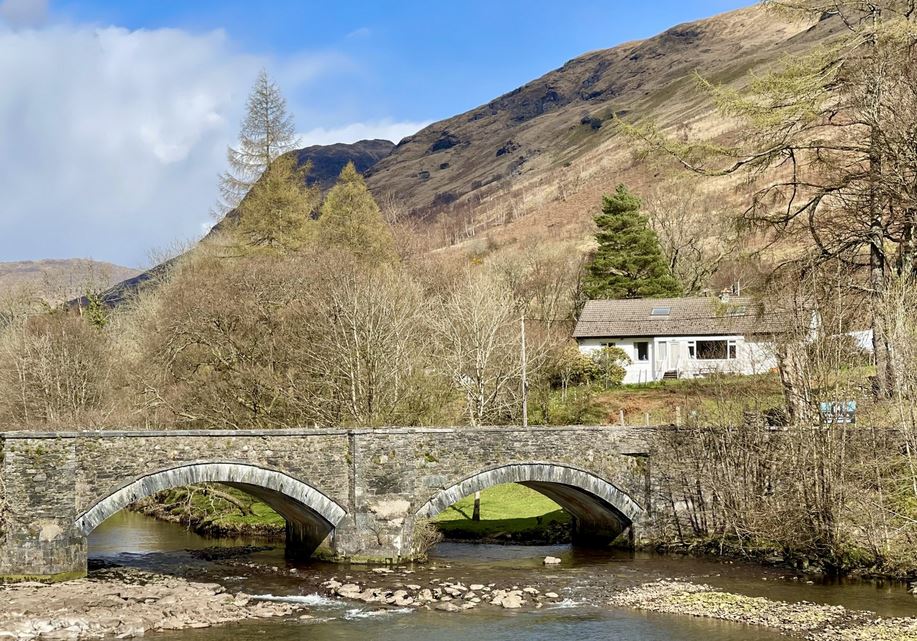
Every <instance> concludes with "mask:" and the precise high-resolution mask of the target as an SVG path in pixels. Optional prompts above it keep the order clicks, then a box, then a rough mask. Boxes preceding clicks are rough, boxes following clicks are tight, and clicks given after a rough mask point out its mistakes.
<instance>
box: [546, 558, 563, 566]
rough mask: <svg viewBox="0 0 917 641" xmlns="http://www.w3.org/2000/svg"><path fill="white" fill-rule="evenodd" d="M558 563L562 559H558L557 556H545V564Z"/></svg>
mask: <svg viewBox="0 0 917 641" xmlns="http://www.w3.org/2000/svg"><path fill="white" fill-rule="evenodd" d="M558 563H560V559H558V558H557V557H556V556H546V557H544V564H545V565H557V564H558Z"/></svg>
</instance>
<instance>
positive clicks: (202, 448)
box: [0, 427, 649, 578]
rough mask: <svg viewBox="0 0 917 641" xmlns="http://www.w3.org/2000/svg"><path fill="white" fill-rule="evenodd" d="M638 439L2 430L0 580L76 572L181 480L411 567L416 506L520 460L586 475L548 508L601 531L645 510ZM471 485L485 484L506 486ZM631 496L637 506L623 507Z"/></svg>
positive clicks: (562, 434)
mask: <svg viewBox="0 0 917 641" xmlns="http://www.w3.org/2000/svg"><path fill="white" fill-rule="evenodd" d="M644 432H645V431H644V430H643V429H641V428H629V427H595V428H591V427H570V428H531V429H522V428H478V429H465V428H441V429H435V428H412V429H395V428H391V429H379V430H273V431H216V430H214V431H184V432H78V433H77V432H68V433H15V432H10V433H6V434H0V456H2V458H0V478H2V480H3V486H4V487H5V496H4V497H0V505H2V504H3V503H5V504H7V505H8V507H9V511H8V514H7V516H6V519H5V522H4V523H3V524H2V526H0V527H2V531H0V536H2V537H3V538H2V545H0V575H6V576H14V577H17V578H21V577H43V578H69V577H71V576H78V575H81V574H83V573H85V569H86V535H87V534H88V532H89V531H91V529H92V528H93V527H95V525H97V524H98V521H100V520H101V519H104V518H105V517H107V516H108V515H109V514H110V513H112V512H113V511H115V510H117V509H120V508H121V507H123V506H124V505H127V504H128V503H129V502H131V501H133V500H136V499H137V498H141V497H142V496H147V495H149V494H150V493H152V492H155V491H157V490H160V489H163V488H164V487H172V486H175V484H183V483H185V482H187V481H188V480H189V479H190V480H195V481H216V482H226V483H230V484H232V485H235V486H237V487H242V488H243V489H246V488H247V489H248V490H250V491H252V493H253V494H256V495H257V496H258V497H259V498H262V499H264V500H267V501H268V502H269V503H271V504H272V505H274V507H275V508H276V509H277V510H278V511H279V512H281V513H282V514H283V515H284V516H285V517H287V519H288V521H291V522H293V523H295V524H296V527H294V528H292V530H293V531H296V532H299V533H300V540H301V543H302V545H304V546H314V545H315V544H317V542H318V541H317V540H316V539H318V540H320V538H321V537H322V536H324V534H325V533H327V532H332V534H331V539H330V542H331V545H332V547H333V549H334V550H335V551H336V553H337V554H338V555H339V557H341V558H342V559H350V560H377V561H386V560H389V561H395V560H399V559H405V558H410V557H411V556H412V554H413V548H412V538H413V526H414V522H415V519H416V518H417V516H418V511H419V510H421V509H422V508H423V507H424V506H425V505H427V504H428V503H430V501H431V500H432V499H434V498H435V497H436V496H437V495H438V494H439V493H441V492H443V491H444V490H446V489H447V488H450V487H452V486H455V485H456V484H458V483H460V482H462V481H463V480H465V479H468V478H469V477H474V476H475V475H481V473H484V472H488V471H493V470H495V469H497V468H501V467H503V468H505V467H506V466H510V465H518V464H524V465H523V467H519V468H513V469H514V470H515V469H521V470H523V473H525V472H524V470H526V469H529V470H535V469H536V467H535V466H536V465H540V467H538V468H537V470H539V472H538V473H539V474H542V475H543V474H545V473H546V472H545V470H548V472H550V471H551V470H553V469H555V467H556V468H557V469H558V470H561V471H563V470H564V469H567V468H570V469H574V470H576V471H577V474H580V472H582V476H575V477H573V476H569V474H568V476H566V477H563V478H565V479H575V480H574V481H572V482H574V483H578V484H580V485H582V486H583V487H581V488H579V489H577V490H576V492H574V493H572V494H571V493H569V492H567V491H566V490H563V492H561V493H560V494H558V497H559V499H558V498H557V497H555V500H560V501H561V503H563V501H564V500H569V501H570V506H571V508H575V507H577V506H578V507H579V508H580V509H581V510H586V511H587V512H588V511H590V510H592V511H595V512H597V513H598V512H601V511H604V512H607V514H608V515H610V517H609V518H605V519H604V520H603V519H602V518H598V517H600V516H601V515H600V514H597V519H596V520H595V521H594V525H595V526H596V527H598V525H599V524H601V523H606V525H607V524H613V523H617V522H618V521H621V522H622V523H625V524H629V521H631V520H633V519H632V518H631V517H632V516H633V515H634V514H637V513H638V512H639V510H640V507H648V501H649V497H648V493H647V491H646V488H647V487H648V480H647V479H648V476H647V474H648V465H647V459H646V456H645V454H646V452H645V450H646V445H645V441H646V439H645V438H644ZM525 466H528V467H525ZM514 473H515V472H514ZM549 477H550V478H549V479H548V480H551V479H555V478H558V479H559V478H562V477H560V476H557V475H550V474H549ZM478 478H479V479H483V480H482V481H481V482H485V483H486V482H487V479H489V478H494V479H496V478H501V477H500V476H499V475H498V474H495V473H493V474H492V475H491V476H486V475H485V476H479V477H478ZM502 478H507V477H506V476H505V475H504V476H503V477H502ZM519 478H520V479H521V478H522V477H519ZM525 478H529V477H525ZM532 478H534V477H532ZM546 478H547V477H546ZM580 478H582V479H584V480H583V482H580V481H579V479H580ZM539 479H541V477H539ZM589 479H594V480H595V483H598V484H600V485H604V486H608V487H610V488H611V489H609V490H608V491H607V492H606V494H605V498H604V499H603V498H601V497H596V496H595V487H597V486H595V487H593V488H592V491H591V493H590V489H588V488H586V487H585V486H587V485H590V482H588V481H589ZM541 480H544V479H541ZM535 486H536V485H533V487H535ZM552 487H555V488H557V489H562V488H563V486H562V485H557V484H551V483H548V484H542V486H540V487H536V489H545V493H548V492H549V491H550V490H551V488H552ZM578 497H579V498H578ZM628 497H629V498H628ZM581 498H582V499H588V500H581ZM631 499H632V500H633V503H634V504H636V505H637V506H640V507H636V508H634V507H633V506H631V507H627V506H625V505H624V503H625V502H628V501H630V500H631ZM590 501H591V502H590ZM614 502H618V503H621V505H618V506H615V505H613V504H612V503H614ZM574 503H575V504H576V505H574ZM628 505H630V503H628ZM616 507H617V508H620V509H616ZM629 510H630V511H631V512H632V514H630V515H626V518H623V519H622V518H621V516H622V514H623V512H628V511H629ZM611 517H614V518H611ZM615 519H617V520H615ZM585 520H586V521H589V522H592V521H590V520H589V519H585ZM609 527H610V526H609Z"/></svg>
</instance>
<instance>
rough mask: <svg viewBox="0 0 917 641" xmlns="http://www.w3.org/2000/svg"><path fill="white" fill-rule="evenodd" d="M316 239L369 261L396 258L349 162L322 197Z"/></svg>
mask: <svg viewBox="0 0 917 641" xmlns="http://www.w3.org/2000/svg"><path fill="white" fill-rule="evenodd" d="M318 240H319V242H320V243H322V244H323V245H325V246H328V247H338V248H341V249H346V250H347V251H349V252H351V253H353V254H354V255H355V256H357V257H358V258H361V259H364V260H366V261H369V262H375V263H381V262H390V261H393V260H395V259H396V258H397V254H396V252H395V241H394V238H393V237H392V232H391V229H389V227H388V225H387V224H386V222H385V220H384V219H383V218H382V212H380V211H379V205H377V204H376V201H375V200H374V199H373V196H372V194H371V193H369V189H367V188H366V183H365V182H364V181H363V177H362V176H361V175H360V172H358V171H357V169H356V167H354V165H353V163H352V162H350V163H347V166H346V167H344V169H343V170H342V171H341V175H340V176H339V177H338V181H337V183H336V184H335V185H334V187H332V188H331V191H329V192H328V195H327V196H326V197H325V202H324V204H323V205H322V212H321V216H320V217H319V219H318Z"/></svg>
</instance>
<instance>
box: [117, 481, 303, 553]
mask: <svg viewBox="0 0 917 641" xmlns="http://www.w3.org/2000/svg"><path fill="white" fill-rule="evenodd" d="M134 507H135V509H137V510H138V511H139V512H142V513H144V514H147V515H149V516H153V517H155V518H158V519H161V520H164V521H169V522H172V523H180V524H181V525H184V526H185V527H188V528H189V529H191V530H193V531H194V532H197V533H198V534H201V535H203V536H211V537H228V538H232V537H240V536H254V537H258V538H266V539H275V540H282V539H283V538H284V536H285V531H286V521H285V520H284V518H283V517H282V516H280V515H279V514H277V512H275V511H274V510H272V509H271V507H270V506H269V505H267V504H266V503H263V502H261V501H259V500H257V499H255V498H253V497H251V496H249V495H248V494H246V493H245V492H242V491H241V490H237V489H235V488H232V487H227V486H225V485H208V486H188V487H180V488H176V489H174V490H168V491H166V492H160V493H159V494H156V495H154V496H151V497H150V498H148V499H145V500H143V501H141V502H139V503H137V504H135V506H134Z"/></svg>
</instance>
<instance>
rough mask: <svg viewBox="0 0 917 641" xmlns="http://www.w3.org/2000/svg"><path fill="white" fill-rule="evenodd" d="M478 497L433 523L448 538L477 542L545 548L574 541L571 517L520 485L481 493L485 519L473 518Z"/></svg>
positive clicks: (450, 510) (506, 486) (463, 503)
mask: <svg viewBox="0 0 917 641" xmlns="http://www.w3.org/2000/svg"><path fill="white" fill-rule="evenodd" d="M473 514H474V496H466V497H465V498H463V499H462V500H460V501H458V502H457V503H455V504H454V505H452V506H450V507H449V508H447V509H445V510H444V511H442V512H440V513H439V514H438V515H436V517H434V519H433V524H434V525H435V526H436V527H437V529H439V531H440V532H442V534H443V536H444V537H445V538H446V539H449V540H453V541H474V542H477V543H528V544H532V545H545V544H552V543H566V542H569V541H570V535H571V520H570V516H569V515H568V514H567V513H566V512H564V511H563V510H561V508H560V506H559V505H558V504H557V503H555V502H554V501H552V500H551V499H549V498H548V497H546V496H544V495H543V494H540V493H538V492H536V491H535V490H532V489H530V488H527V487H525V486H524V485H518V484H516V483H507V484H505V485H498V486H496V487H492V488H488V489H486V490H484V491H483V492H481V520H479V521H475V520H473V519H472V516H473Z"/></svg>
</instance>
